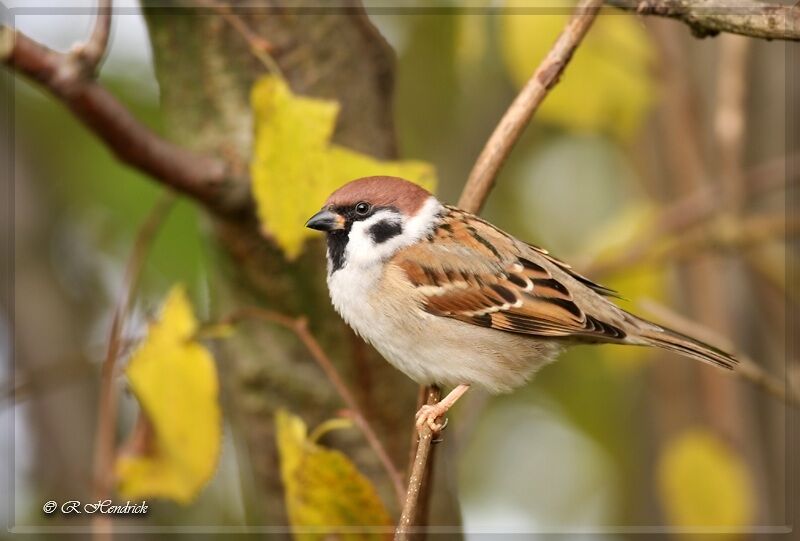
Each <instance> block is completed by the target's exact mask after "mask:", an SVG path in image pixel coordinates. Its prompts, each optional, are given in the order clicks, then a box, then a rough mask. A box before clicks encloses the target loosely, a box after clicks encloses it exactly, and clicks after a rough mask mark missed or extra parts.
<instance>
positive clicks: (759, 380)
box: [639, 299, 800, 406]
mask: <svg viewBox="0 0 800 541" xmlns="http://www.w3.org/2000/svg"><path fill="white" fill-rule="evenodd" d="M639 304H640V305H641V307H642V308H643V309H644V310H646V311H647V312H650V313H651V314H653V315H654V316H655V317H656V318H657V319H659V320H661V321H663V322H664V324H665V325H667V326H668V327H671V328H673V329H674V330H676V331H678V332H682V333H684V334H690V335H692V336H696V337H698V338H699V339H701V340H703V341H705V342H708V343H709V344H712V345H714V346H717V347H720V348H722V349H724V350H726V351H734V353H735V356H736V358H737V359H739V365H738V366H737V367H736V370H734V374H736V375H739V376H741V377H742V378H744V379H746V380H748V381H750V382H751V383H752V384H753V385H755V386H756V387H759V388H761V389H762V390H764V391H765V392H766V393H768V394H770V395H772V396H774V397H775V398H777V399H778V400H780V401H782V402H784V403H786V404H792V405H794V406H800V392H798V391H797V390H795V389H791V388H790V387H789V384H788V383H785V382H783V381H781V380H779V379H777V378H776V377H774V376H772V375H770V374H768V373H766V372H765V371H764V370H763V369H762V368H761V366H760V365H759V364H758V363H756V362H755V361H753V359H751V358H750V357H748V356H747V355H744V354H743V353H740V352H736V351H735V349H734V348H733V344H731V343H730V342H729V341H728V340H726V339H724V338H723V337H722V336H720V335H719V334H718V333H716V332H715V331H713V330H711V329H709V328H708V327H705V326H703V325H701V324H699V323H697V322H696V321H690V320H689V319H686V318H685V317H683V316H681V315H680V314H677V313H675V312H673V311H672V310H670V309H669V308H667V307H666V306H664V305H662V304H660V303H658V302H656V301H654V300H652V299H642V300H641V301H639Z"/></svg>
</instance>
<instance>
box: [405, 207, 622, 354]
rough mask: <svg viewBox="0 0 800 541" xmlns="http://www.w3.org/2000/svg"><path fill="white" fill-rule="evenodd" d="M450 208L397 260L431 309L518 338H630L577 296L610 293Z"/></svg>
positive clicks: (538, 251) (545, 254) (536, 250)
mask: <svg viewBox="0 0 800 541" xmlns="http://www.w3.org/2000/svg"><path fill="white" fill-rule="evenodd" d="M448 210H449V212H448V213H447V214H446V215H445V216H444V217H443V219H442V222H441V223H440V224H439V225H438V226H437V227H436V229H435V230H434V232H433V233H432V234H431V235H429V237H428V239H427V241H422V242H420V243H417V244H415V245H413V246H411V247H408V248H406V249H404V250H401V251H400V252H399V253H398V254H396V255H395V256H394V258H393V259H392V261H391V263H392V264H394V265H396V266H398V267H399V268H400V269H402V270H403V271H404V272H405V274H406V276H407V277H408V280H409V281H410V282H411V284H412V285H413V286H414V287H415V288H416V289H417V290H418V292H420V293H421V295H422V299H423V300H422V304H423V308H424V309H425V310H426V311H428V312H429V313H431V314H434V315H437V316H442V317H449V318H453V319H456V320H459V321H463V322H465V323H468V324H471V325H477V326H480V327H487V328H492V329H497V330H499V331H505V332H512V333H517V334H526V335H533V336H547V337H564V338H579V339H584V340H590V341H596V340H602V341H619V340H623V339H624V338H625V332H624V331H623V330H622V329H621V328H620V326H619V324H615V322H607V321H602V320H601V319H600V318H599V317H597V316H596V315H592V314H591V313H587V307H582V306H581V304H580V303H579V302H578V301H577V300H576V299H575V298H574V296H573V294H572V292H571V291H574V290H575V288H586V290H587V292H588V291H591V292H594V293H595V294H599V295H609V294H611V293H612V291H611V290H609V289H608V288H605V287H603V286H601V285H598V284H595V283H594V282H591V281H590V280H588V279H587V278H584V277H582V276H580V275H579V274H577V273H575V272H574V271H572V270H571V269H570V268H569V266H568V265H567V264H566V263H563V262H561V261H559V260H558V259H556V258H554V257H553V256H551V255H550V254H549V253H548V252H547V251H546V250H543V249H541V248H537V247H534V246H530V245H526V244H523V243H521V242H519V241H517V240H516V239H514V238H513V237H511V236H510V235H508V234H506V233H504V232H503V231H501V230H499V229H497V228H496V227H494V226H492V225H491V224H489V223H488V222H485V221H484V220H481V219H480V218H478V217H476V216H474V215H472V214H469V213H467V212H464V211H461V210H459V209H455V208H452V207H450V208H448ZM604 302H605V301H604ZM589 308H590V307H589ZM588 311H589V312H591V311H592V310H588Z"/></svg>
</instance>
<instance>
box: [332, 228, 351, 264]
mask: <svg viewBox="0 0 800 541" xmlns="http://www.w3.org/2000/svg"><path fill="white" fill-rule="evenodd" d="M348 240H350V224H347V227H346V229H341V230H339V231H331V232H330V233H328V257H329V258H330V260H331V274H333V273H334V272H336V271H337V270H339V269H341V268H342V267H343V266H344V251H345V249H347V241H348Z"/></svg>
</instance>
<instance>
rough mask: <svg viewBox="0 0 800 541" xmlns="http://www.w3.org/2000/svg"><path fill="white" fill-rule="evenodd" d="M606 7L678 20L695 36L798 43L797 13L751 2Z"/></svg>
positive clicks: (627, 0)
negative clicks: (737, 36)
mask: <svg viewBox="0 0 800 541" xmlns="http://www.w3.org/2000/svg"><path fill="white" fill-rule="evenodd" d="M606 3H607V4H609V5H611V6H614V7H617V8H619V9H624V10H626V11H634V12H636V13H638V14H640V15H657V16H660V17H669V18H671V19H676V20H679V21H682V22H684V23H686V24H687V25H689V28H691V30H692V33H694V35H695V36H697V37H707V36H715V35H717V34H719V33H720V32H729V33H732V34H741V35H743V36H749V37H751V38H763V39H783V40H791V41H797V40H800V10H798V8H797V7H796V5H794V6H786V5H779V4H774V3H767V2H757V1H753V0H747V1H741V0H739V1H736V2H732V1H731V0H691V1H689V0H607V1H606Z"/></svg>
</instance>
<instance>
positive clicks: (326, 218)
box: [306, 209, 344, 231]
mask: <svg viewBox="0 0 800 541" xmlns="http://www.w3.org/2000/svg"><path fill="white" fill-rule="evenodd" d="M306 227H308V228H309V229H316V230H317V231H335V230H337V229H344V218H342V216H341V215H340V214H336V213H335V212H331V211H329V210H328V209H322V210H321V211H319V212H318V213H316V214H315V215H313V216H312V217H311V218H309V219H308V221H307V222H306Z"/></svg>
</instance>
